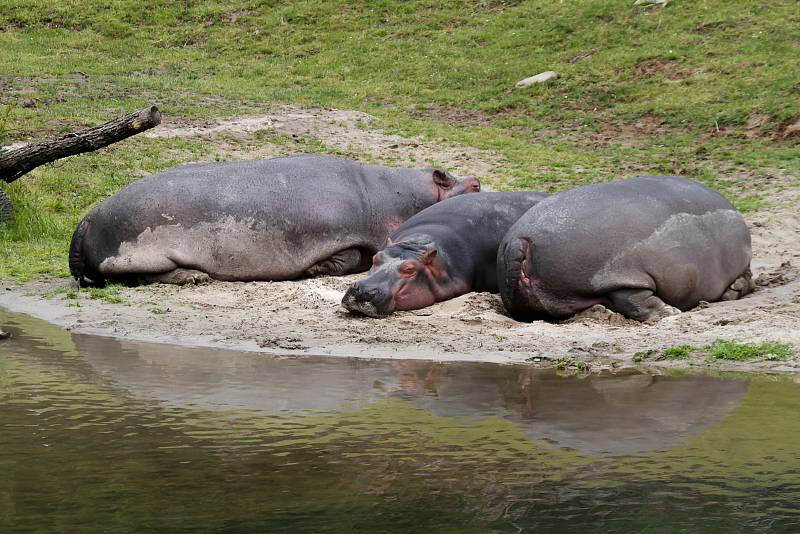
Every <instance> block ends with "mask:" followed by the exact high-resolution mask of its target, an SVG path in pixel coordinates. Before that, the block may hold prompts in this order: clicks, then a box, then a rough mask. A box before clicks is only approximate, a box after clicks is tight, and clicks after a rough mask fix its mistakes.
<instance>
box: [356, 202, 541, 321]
mask: <svg viewBox="0 0 800 534" xmlns="http://www.w3.org/2000/svg"><path fill="white" fill-rule="evenodd" d="M546 197H547V195H546V194H545V193H533V192H525V193H480V194H478V195H465V196H460V197H455V198H452V199H449V200H447V201H445V202H440V203H439V204H436V205H434V206H431V207H430V208H427V209H425V210H423V211H422V212H420V213H418V214H416V215H415V216H413V217H411V218H410V219H409V220H407V221H406V222H405V223H404V224H403V225H401V226H400V227H399V228H398V229H397V230H396V231H395V232H394V233H393V234H392V235H391V237H390V238H389V241H388V242H387V244H386V246H385V247H384V249H383V250H381V251H380V252H378V254H376V255H375V257H374V258H373V265H372V269H371V270H370V274H369V278H367V279H366V280H361V281H359V282H356V283H354V284H353V285H352V286H351V287H350V289H349V290H348V291H347V293H345V296H344V298H343V299H342V305H343V306H344V307H345V308H347V309H348V310H350V311H352V312H359V313H363V314H365V315H368V316H370V317H385V316H387V315H389V314H391V313H392V312H394V311H396V310H416V309H419V308H424V307H426V306H430V305H432V304H434V303H435V302H441V301H443V300H448V299H451V298H455V297H457V296H459V295H463V294H464V293H468V292H470V291H491V292H493V293H496V292H497V265H496V259H497V247H498V246H499V245H500V241H501V240H502V239H503V236H504V235H505V234H506V232H507V231H508V229H509V228H511V225H512V224H514V223H515V222H516V221H517V219H519V218H520V217H521V216H522V215H523V214H524V213H525V212H526V211H528V210H529V209H530V208H531V206H533V205H534V204H536V203H537V202H539V201H541V200H542V199H544V198H546Z"/></svg>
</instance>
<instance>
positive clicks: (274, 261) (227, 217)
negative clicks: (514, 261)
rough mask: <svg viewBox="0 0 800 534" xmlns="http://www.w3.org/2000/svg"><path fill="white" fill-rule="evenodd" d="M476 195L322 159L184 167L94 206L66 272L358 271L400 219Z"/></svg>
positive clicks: (452, 185)
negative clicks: (452, 199) (456, 198)
mask: <svg viewBox="0 0 800 534" xmlns="http://www.w3.org/2000/svg"><path fill="white" fill-rule="evenodd" d="M479 190H480V183H479V182H478V180H476V179H474V178H468V179H465V180H458V179H456V178H455V177H453V176H452V175H450V174H449V173H446V172H444V171H441V170H438V169H400V168H389V167H378V166H373V165H361V164H359V163H356V162H353V161H347V160H343V159H339V158H335V157H331V156H320V155H297V156H290V157H283V158H275V159H269V160H262V161H237V162H231V163H209V164H199V165H186V166H184V167H178V168H175V169H170V170H167V171H165V172H162V173H160V174H156V175H154V176H151V177H149V178H145V179H143V180H140V181H138V182H135V183H133V184H131V185H129V186H128V187H126V188H125V189H123V190H121V191H120V192H119V193H117V194H115V195H114V196H112V197H110V198H108V199H106V200H105V201H103V202H102V203H101V204H100V205H98V206H97V207H96V208H94V209H93V210H92V211H91V212H90V213H89V214H88V215H87V216H86V217H85V218H84V219H83V221H81V223H80V224H79V225H78V228H77V230H76V231H75V234H74V236H73V238H72V244H71V247H70V253H69V265H70V271H71V272H72V275H73V276H74V277H75V278H76V279H78V281H79V282H80V284H81V285H98V286H102V285H104V284H105V282H106V280H118V281H122V282H125V283H147V282H164V283H176V284H182V283H187V282H194V283H197V282H202V281H208V280H209V279H216V280H245V281H246V280H289V279H294V278H300V277H305V276H316V275H343V274H348V273H355V272H360V271H364V270H367V269H368V268H369V265H370V258H371V257H372V255H373V254H374V253H375V252H376V251H377V250H378V249H379V248H380V246H381V245H382V244H383V243H384V241H385V240H386V237H387V236H388V235H389V234H390V233H391V232H392V230H394V229H395V228H397V227H398V226H399V225H400V224H401V223H402V222H403V221H405V220H406V219H408V218H409V217H411V216H412V215H414V214H415V213H417V212H419V211H422V210H423V209H425V208H427V207H428V206H430V205H432V204H434V203H436V202H439V201H440V200H444V199H446V198H449V197H451V196H454V195H459V194H461V193H466V192H472V191H479Z"/></svg>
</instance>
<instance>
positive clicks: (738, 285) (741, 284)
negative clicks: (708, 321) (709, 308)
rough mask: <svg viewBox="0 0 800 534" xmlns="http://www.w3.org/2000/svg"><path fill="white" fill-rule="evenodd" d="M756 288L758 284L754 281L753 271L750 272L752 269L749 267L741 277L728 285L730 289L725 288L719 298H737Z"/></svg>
mask: <svg viewBox="0 0 800 534" xmlns="http://www.w3.org/2000/svg"><path fill="white" fill-rule="evenodd" d="M755 288H756V284H755V282H753V273H751V272H750V269H747V270H746V271H745V272H743V273H742V275H741V276H739V278H737V279H736V280H734V281H733V283H732V284H731V285H729V286H728V289H726V290H725V293H723V294H722V296H721V297H720V298H719V300H737V299H740V298H742V297H744V296H745V295H747V294H748V293H752V292H753V290H755Z"/></svg>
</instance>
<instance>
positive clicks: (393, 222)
mask: <svg viewBox="0 0 800 534" xmlns="http://www.w3.org/2000/svg"><path fill="white" fill-rule="evenodd" d="M401 224H403V220H402V219H400V218H399V217H395V216H390V217H389V218H388V219H386V229H387V230H388V232H387V233H389V234H392V233H394V231H395V230H397V227H398V226H400V225H401Z"/></svg>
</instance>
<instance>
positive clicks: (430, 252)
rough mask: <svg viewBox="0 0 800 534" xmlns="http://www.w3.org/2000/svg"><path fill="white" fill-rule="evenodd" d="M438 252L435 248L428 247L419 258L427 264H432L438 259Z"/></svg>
mask: <svg viewBox="0 0 800 534" xmlns="http://www.w3.org/2000/svg"><path fill="white" fill-rule="evenodd" d="M436 254H437V252H436V249H435V248H429V249H426V250H425V252H423V253H422V254H420V255H419V259H420V261H421V262H422V263H424V264H425V265H430V264H431V263H433V260H435V259H436Z"/></svg>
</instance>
